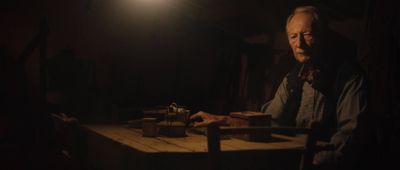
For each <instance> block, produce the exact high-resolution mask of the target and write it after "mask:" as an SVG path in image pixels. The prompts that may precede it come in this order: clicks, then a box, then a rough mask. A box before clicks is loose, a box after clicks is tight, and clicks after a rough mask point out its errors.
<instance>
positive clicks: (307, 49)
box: [287, 13, 317, 63]
mask: <svg viewBox="0 0 400 170" xmlns="http://www.w3.org/2000/svg"><path fill="white" fill-rule="evenodd" d="M313 22H315V21H314V19H313V17H312V15H311V14H309V13H297V14H295V15H294V16H293V18H292V20H290V22H289V23H288V25H287V35H288V39H289V44H290V47H291V48H292V51H293V54H294V57H295V58H296V60H297V61H298V62H300V63H304V62H307V61H309V60H310V59H311V57H313V56H315V55H316V54H315V53H316V51H317V50H316V35H315V34H316V33H315V31H316V30H313ZM314 25H315V24H314Z"/></svg>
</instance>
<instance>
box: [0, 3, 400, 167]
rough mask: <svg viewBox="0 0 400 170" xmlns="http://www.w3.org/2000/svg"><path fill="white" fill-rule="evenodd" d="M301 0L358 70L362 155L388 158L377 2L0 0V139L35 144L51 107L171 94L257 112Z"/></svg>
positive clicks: (170, 98) (392, 64)
mask: <svg viewBox="0 0 400 170" xmlns="http://www.w3.org/2000/svg"><path fill="white" fill-rule="evenodd" d="M304 4H311V5H315V6H317V7H319V9H320V11H321V12H322V13H323V14H324V15H325V16H326V19H327V23H328V25H329V26H330V28H331V29H332V30H333V31H334V32H335V34H334V35H335V37H336V38H337V39H335V41H338V42H339V43H340V44H346V45H347V46H348V47H351V48H353V50H354V51H352V50H349V51H347V52H351V53H353V52H354V57H355V58H356V59H357V60H358V61H359V62H360V63H361V65H362V66H363V67H364V69H365V71H366V72H367V76H368V86H369V93H368V94H369V99H368V104H369V105H368V113H369V115H370V120H371V121H373V122H374V123H373V125H374V126H376V128H375V131H374V136H375V139H376V143H375V145H374V146H373V147H371V148H370V149H371V151H372V150H373V151H375V152H371V157H372V158H374V159H373V160H375V161H377V162H379V163H378V164H379V165H382V166H387V165H392V164H393V165H397V164H395V163H394V162H392V161H391V160H393V158H392V157H390V156H389V155H390V154H392V153H398V152H397V151H398V146H397V144H396V141H397V139H398V138H399V127H398V123H399V91H398V89H397V87H398V85H399V79H398V72H399V69H398V67H397V66H398V65H399V49H400V42H399V33H398V30H400V29H399V20H400V19H399V16H400V13H399V12H398V11H397V9H396V7H395V5H394V2H390V1H388V2H385V1H379V0H366V1H362V0H354V1H345V0H331V1H322V0H320V1H318V0H314V1H301V0H270V1H267V0H254V1H240V0H224V1H215V0H202V1H196V0H169V1H167V0H165V1H162V0H152V1H150V0H149V1H145V0H57V1H55V0H36V1H31V0H2V1H1V2H0V11H1V12H0V22H1V27H0V49H1V51H0V52H1V63H0V64H1V68H0V69H1V77H0V80H1V82H0V84H1V89H0V90H1V107H2V108H1V111H2V115H1V116H2V117H1V119H0V121H1V122H0V126H1V142H2V145H3V143H4V145H5V146H7V145H8V144H16V145H17V146H18V147H17V148H19V149H20V150H23V151H22V152H21V153H22V154H25V153H26V154H28V153H31V151H32V150H35V148H43V147H39V146H45V145H47V143H48V142H47V141H48V140H50V139H51V138H52V137H51V135H49V131H51V127H52V126H51V121H50V120H49V118H48V113H52V112H65V113H66V114H68V115H72V116H75V117H77V118H78V119H79V120H80V121H81V122H107V121H114V122H115V121H125V120H129V119H132V118H137V117H140V116H141V113H140V110H141V109H142V108H144V107H153V106H157V105H169V104H170V103H171V102H177V103H178V104H180V105H185V106H187V107H189V108H190V109H192V112H194V111H196V110H206V111H209V112H212V113H217V114H226V113H228V112H229V111H235V110H258V109H259V108H260V107H261V105H262V103H264V102H266V101H268V100H269V99H271V97H272V96H271V95H272V94H273V92H274V91H275V88H276V86H277V84H278V83H279V82H280V81H281V79H282V78H283V75H284V74H285V73H286V72H287V70H288V69H290V65H291V63H292V62H293V61H292V58H290V57H289V56H288V54H289V53H290V51H289V50H290V49H289V46H288V44H287V40H286V35H285V30H284V29H285V22H286V17H287V16H288V15H289V13H290V12H291V10H292V9H293V7H295V6H297V5H304ZM243 56H245V57H243ZM244 67H245V68H247V69H243V68H244ZM243 70H245V71H243ZM241 75H245V76H241ZM244 79H246V80H244ZM4 148H7V147H4ZM44 148H45V147H44ZM26 159H27V160H30V158H29V157H28V158H26Z"/></svg>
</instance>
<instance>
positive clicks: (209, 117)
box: [190, 111, 228, 127]
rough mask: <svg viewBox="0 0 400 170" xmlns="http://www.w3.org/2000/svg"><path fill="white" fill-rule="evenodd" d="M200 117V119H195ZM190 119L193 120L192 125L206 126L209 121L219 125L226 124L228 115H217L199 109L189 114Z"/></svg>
mask: <svg viewBox="0 0 400 170" xmlns="http://www.w3.org/2000/svg"><path fill="white" fill-rule="evenodd" d="M198 119H201V120H200V121H196V120H198ZM190 120H194V124H193V126H194V127H199V126H207V125H208V124H210V123H211V122H218V123H220V124H221V125H223V124H227V120H228V116H217V115H213V114H210V113H207V112H203V111H199V112H197V113H195V114H194V115H192V116H190Z"/></svg>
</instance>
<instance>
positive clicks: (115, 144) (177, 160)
mask: <svg viewBox="0 0 400 170" xmlns="http://www.w3.org/2000/svg"><path fill="white" fill-rule="evenodd" d="M81 127H82V128H83V129H84V130H85V131H86V132H87V134H88V135H87V148H88V164H89V167H91V168H93V169H100V170H103V169H104V170H106V169H113V170H114V169H174V170H176V169H202V170H205V169H210V166H212V165H209V164H208V163H209V162H211V161H210V159H209V154H208V152H207V138H206V136H204V135H199V134H194V133H187V137H181V138H170V137H165V136H157V137H143V136H142V131H141V129H134V128H128V127H127V126H125V125H82V126H81ZM272 136H273V139H274V140H273V141H271V142H248V141H243V140H240V139H236V138H227V139H222V140H221V149H222V151H223V152H222V155H221V158H222V159H221V160H222V165H223V167H224V169H225V168H226V169H243V168H245V169H260V168H262V169H297V168H296V167H297V166H298V164H299V160H300V153H299V152H297V151H296V149H299V148H301V147H303V146H304V142H303V140H299V139H298V138H293V137H288V136H283V135H277V134H273V135H272Z"/></svg>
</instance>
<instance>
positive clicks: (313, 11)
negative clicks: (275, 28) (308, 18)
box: [286, 6, 321, 31]
mask: <svg viewBox="0 0 400 170" xmlns="http://www.w3.org/2000/svg"><path fill="white" fill-rule="evenodd" d="M298 13H308V14H311V15H312V17H313V18H314V21H315V24H316V26H317V30H318V31H319V30H320V27H321V23H320V16H319V12H318V9H317V8H316V7H314V6H299V7H297V8H296V9H294V10H293V12H292V13H291V14H290V15H289V17H288V18H287V20H286V31H287V28H288V25H289V22H290V21H291V20H292V18H293V16H294V15H296V14H298Z"/></svg>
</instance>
